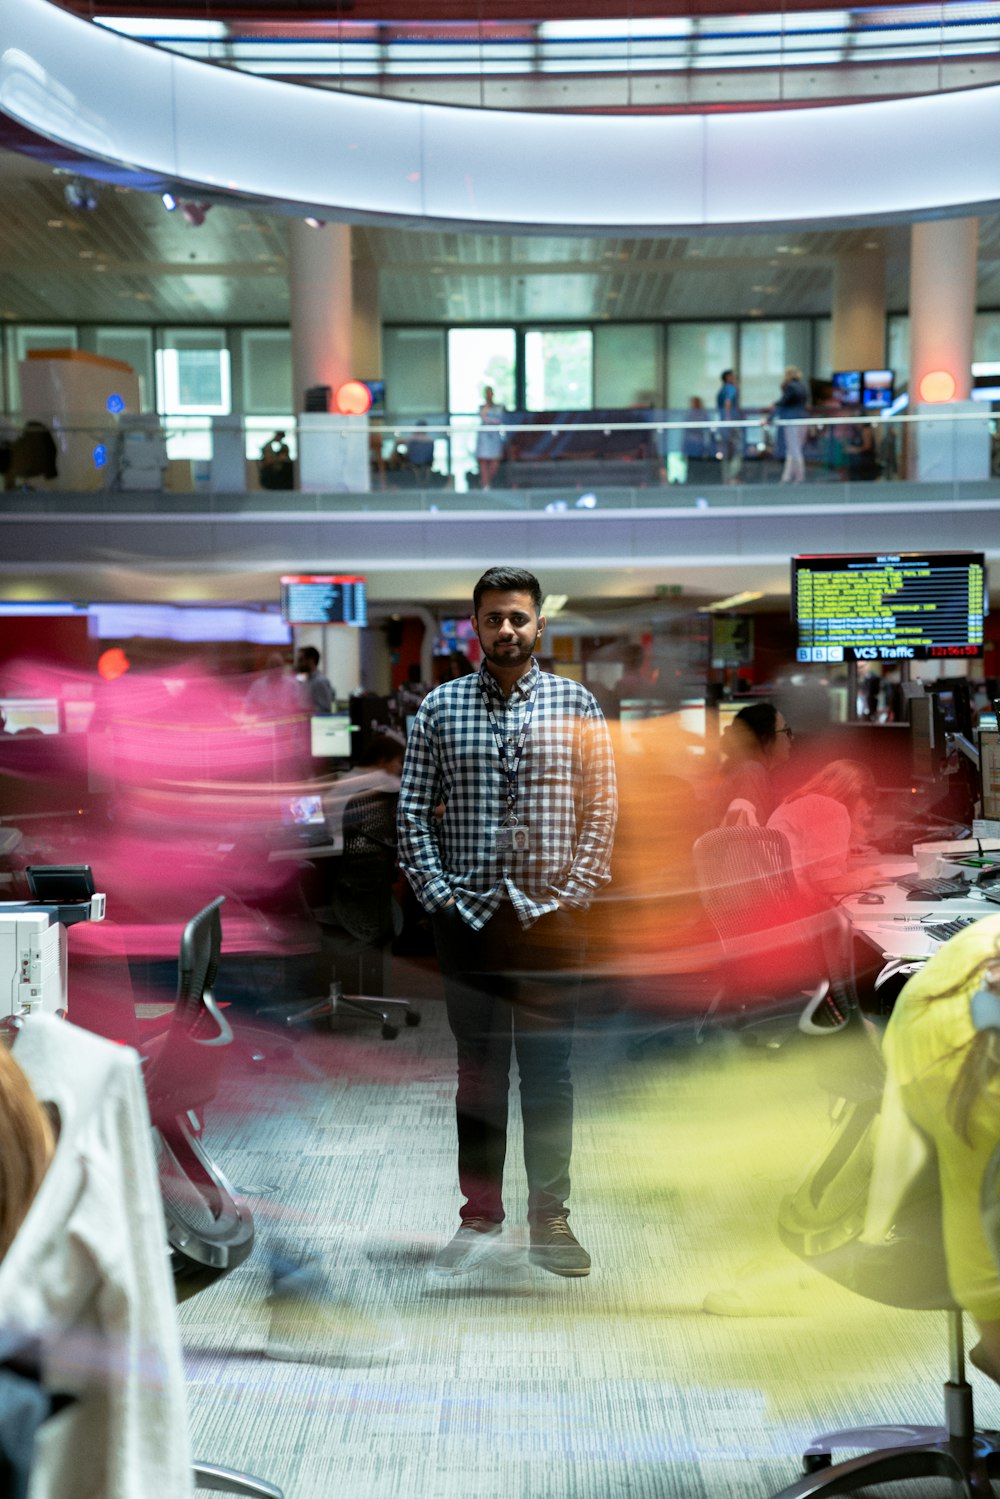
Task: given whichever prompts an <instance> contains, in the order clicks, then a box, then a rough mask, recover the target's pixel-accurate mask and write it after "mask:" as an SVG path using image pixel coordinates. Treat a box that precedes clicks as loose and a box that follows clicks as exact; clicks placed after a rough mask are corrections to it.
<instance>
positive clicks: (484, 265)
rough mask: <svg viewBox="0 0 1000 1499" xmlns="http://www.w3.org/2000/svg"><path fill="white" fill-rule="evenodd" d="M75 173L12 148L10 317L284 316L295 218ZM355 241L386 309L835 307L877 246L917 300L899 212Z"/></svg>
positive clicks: (768, 310)
mask: <svg viewBox="0 0 1000 1499" xmlns="http://www.w3.org/2000/svg"><path fill="white" fill-rule="evenodd" d="M818 169H819V170H821V167H819V168H818ZM873 169H874V168H873ZM70 181H71V175H70V174H68V173H66V172H60V171H57V170H54V169H53V168H52V167H50V166H48V165H47V164H45V163H42V162H39V161H37V160H35V159H33V158H31V157H28V156H24V155H21V154H19V153H16V152H13V151H3V150H0V192H2V194H3V200H4V213H3V215H2V216H0V318H3V319H6V320H7V321H18V322H35V323H37V322H49V321H54V322H74V323H117V322H126V323H133V322H144V323H166V324H177V323H202V322H210V323H217V324H225V323H265V324H266V323H276V324H287V322H288V319H289V301H288V274H287V255H288V223H289V220H288V219H287V218H285V217H283V216H282V215H280V214H271V213H264V212H259V211H253V210H249V209H246V208H231V207H225V206H221V205H217V206H215V207H213V208H212V209H210V211H209V212H208V213H207V214H206V216H205V220H204V223H203V224H202V225H201V227H198V228H195V227H192V226H191V225H190V224H188V223H187V222H186V221H185V220H184V218H183V217H182V215H181V214H180V213H178V212H174V213H168V212H166V210H165V209H164V207H163V205H162V203H161V201H160V199H159V197H158V196H157V195H155V194H153V193H143V192H139V191H136V190H135V189H132V188H123V187H116V186H114V185H111V184H103V183H98V184H96V193H97V200H98V201H97V207H96V208H95V209H94V210H93V211H91V212H87V211H83V210H74V209H71V208H70V207H68V206H67V202H66V198H65V189H66V186H67V184H68V183H69V182H70ZM317 232H322V231H321V230H320V231H317ZM354 244H355V256H356V259H357V260H359V261H361V262H367V263H369V264H371V265H374V267H376V268H377V270H378V280H379V297H380V316H381V320H382V322H383V323H423V324H427V323H458V324H461V323H468V324H470V325H473V324H477V323H492V322H519V321H532V322H534V321H541V322H559V321H567V320H571V321H578V320H584V321H597V320H601V319H604V318H608V319H625V320H627V319H663V318H671V319H683V318H719V317H763V318H767V317H770V316H776V317H781V316H786V317H787V316H809V315H822V314H828V313H829V312H830V306H831V288H832V268H833V265H834V262H835V260H836V258H837V257H838V256H841V255H859V256H868V255H872V254H877V253H878V252H879V251H880V250H881V251H883V252H884V255H885V266H886V305H887V307H888V309H889V310H890V311H904V310H905V309H906V306H907V302H908V275H909V230H908V228H907V227H906V226H905V225H898V224H897V225H887V226H885V227H883V228H880V229H871V228H868V229H843V230H833V231H824V232H817V231H814V230H808V231H802V232H791V231H782V232H773V231H769V232H766V233H761V234H748V233H739V234H715V235H713V234H706V235H699V236H680V237H673V238H671V237H665V238H657V239H633V238H611V239H601V238H596V237H574V236H570V235H565V236H551V235H538V236H529V235H515V236H506V235H503V234H463V233H443V232H440V231H436V230H435V231H420V230H402V229H389V228H373V227H356V228H355V229H354ZM977 300H978V305H979V306H980V307H1000V214H992V215H989V216H988V217H986V218H984V219H982V220H981V227H980V250H979V282H978V288H977Z"/></svg>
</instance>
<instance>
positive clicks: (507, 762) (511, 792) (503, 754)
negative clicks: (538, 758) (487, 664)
mask: <svg viewBox="0 0 1000 1499" xmlns="http://www.w3.org/2000/svg"><path fill="white" fill-rule="evenodd" d="M537 691H538V679H537V678H536V679H535V685H534V686H533V687H532V689H531V692H530V694H529V696H528V706H527V709H526V711H525V715H524V722H523V723H522V725H521V732H520V734H518V736H517V743H516V744H515V746H514V755H513V758H511V756H510V755H509V754H508V751H507V741H506V740H505V739H504V737H503V730H502V729H501V727H500V725H499V723H498V722H497V716H496V713H495V712H494V711H493V704H492V703H491V702H490V695H489V692H488V691H487V689H486V686H485V684H484V682H483V681H482V678H480V681H479V695H480V697H481V698H482V700H483V707H484V708H485V709H486V717H487V718H488V719H489V722H490V728H491V729H492V730H493V738H494V739H495V740H496V746H497V754H498V755H499V756H500V767H501V769H502V770H503V773H504V775H505V776H506V778H507V819H506V820H507V821H508V822H516V821H517V819H516V817H515V816H514V808H515V806H516V805H517V772H518V770H519V768H520V765H521V756H522V755H523V754H524V746H525V745H526V744H527V742H528V730H529V729H530V728H531V720H532V717H533V715H534V712H535V693H536V692H537Z"/></svg>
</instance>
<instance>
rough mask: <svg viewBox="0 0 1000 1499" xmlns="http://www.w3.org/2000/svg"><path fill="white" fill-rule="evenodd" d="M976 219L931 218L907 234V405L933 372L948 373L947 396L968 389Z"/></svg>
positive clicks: (957, 396) (962, 397) (958, 396)
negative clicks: (951, 388)
mask: <svg viewBox="0 0 1000 1499" xmlns="http://www.w3.org/2000/svg"><path fill="white" fill-rule="evenodd" d="M978 246H979V220H978V219H935V220H932V221H930V222H928V223H926V224H914V225H913V228H912V230H911V231H910V401H911V402H918V401H920V400H921V399H922V397H921V390H920V382H921V380H922V379H923V377H924V376H925V375H927V374H930V373H932V372H933V371H937V370H941V371H944V372H945V373H946V374H949V375H951V377H952V379H953V380H954V382H955V392H954V395H953V397H952V399H953V400H956V401H967V400H968V399H969V393H970V391H971V389H972V341H973V336H974V334H975V328H976V255H977V250H978Z"/></svg>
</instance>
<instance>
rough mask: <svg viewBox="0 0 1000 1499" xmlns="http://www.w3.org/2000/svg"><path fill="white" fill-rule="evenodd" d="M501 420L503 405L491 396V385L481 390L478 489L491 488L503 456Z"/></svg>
mask: <svg viewBox="0 0 1000 1499" xmlns="http://www.w3.org/2000/svg"><path fill="white" fill-rule="evenodd" d="M502 421H503V407H502V406H499V405H497V402H496V401H495V400H494V397H493V387H492V385H487V387H486V389H485V390H484V391H483V404H482V405H481V406H480V408H479V432H478V433H477V435H476V462H477V463H478V465H479V487H480V489H492V488H493V480H494V479H495V478H496V476H497V469H498V468H499V467H500V460H501V458H502V457H503V436H502V434H501V433H500V432H499V431H498V428H499V427H500V424H501V422H502Z"/></svg>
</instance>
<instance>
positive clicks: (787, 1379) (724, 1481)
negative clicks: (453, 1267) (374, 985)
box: [181, 963, 1000, 1499]
mask: <svg viewBox="0 0 1000 1499" xmlns="http://www.w3.org/2000/svg"><path fill="white" fill-rule="evenodd" d="M394 980H395V982H394V990H395V992H397V993H413V994H416V995H422V996H423V999H422V1001H421V1004H422V1009H423V1023H422V1024H421V1025H420V1027H419V1028H417V1029H406V1030H403V1031H401V1032H400V1035H399V1037H398V1039H397V1040H395V1041H384V1040H382V1039H381V1037H380V1035H379V1028H378V1026H377V1025H368V1024H367V1023H366V1022H364V1021H360V1020H346V1019H345V1020H342V1021H338V1022H337V1024H336V1029H335V1031H330V1030H329V1029H327V1030H324V1031H310V1032H308V1033H303V1034H301V1035H300V1036H298V1037H297V1039H296V1040H295V1042H294V1044H293V1048H292V1054H291V1056H290V1057H286V1058H284V1059H277V1060H272V1061H271V1062H269V1064H268V1065H267V1068H266V1070H261V1069H260V1068H259V1067H254V1066H253V1065H251V1064H249V1063H247V1062H246V1061H245V1060H244V1061H242V1062H240V1061H239V1057H238V1055H237V1052H236V1050H235V1049H234V1067H233V1070H232V1072H231V1073H230V1075H229V1077H228V1079H227V1081H226V1083H225V1085H224V1088H223V1092H222V1094H221V1095H220V1097H219V1099H218V1100H217V1104H216V1106H214V1107H213V1110H212V1111H211V1112H210V1114H209V1117H208V1120H207V1126H206V1141H207V1143H208V1146H209V1148H210V1151H211V1153H212V1154H213V1155H214V1156H215V1158H216V1159H217V1160H218V1162H219V1163H220V1165H221V1166H222V1167H223V1169H224V1170H225V1171H226V1172H227V1174H228V1175H229V1177H230V1178H231V1179H232V1180H233V1181H234V1182H235V1183H236V1184H237V1185H238V1186H239V1187H240V1188H241V1189H242V1190H243V1191H244V1192H245V1193H246V1194H247V1195H248V1196H249V1197H250V1198H251V1200H252V1202H253V1206H254V1213H255V1217H256V1220H257V1227H258V1242H257V1245H256V1246H255V1250H254V1253H253V1255H252V1256H251V1258H250V1259H249V1260H248V1261H247V1263H246V1264H245V1265H244V1266H242V1267H241V1268H240V1269H238V1270H237V1271H235V1272H234V1273H233V1274H232V1275H230V1276H228V1277H226V1278H225V1279H223V1280H222V1281H219V1282H217V1283H216V1284H215V1285H214V1286H212V1287H210V1288H209V1289H208V1290H206V1291H204V1292H202V1293H201V1294H199V1295H198V1296H196V1297H194V1298H193V1299H192V1300H190V1301H188V1302H186V1303H184V1305H183V1306H182V1308H181V1319H182V1328H183V1333H184V1338H185V1343H186V1346H187V1349H188V1360H189V1376H190V1394H191V1413H192V1427H193V1433H194V1445H195V1450H196V1453H197V1455H198V1456H199V1457H202V1458H204V1459H206V1460H211V1461H214V1462H222V1463H227V1464H229V1465H232V1466H236V1467H242V1468H246V1469H248V1470H249V1471H251V1472H254V1473H257V1474H259V1475H261V1476H262V1477H265V1478H268V1479H270V1480H271V1481H273V1482H275V1483H278V1484H280V1485H282V1487H283V1488H284V1490H285V1493H286V1496H288V1499H332V1496H340V1495H349V1496H351V1499H605V1496H618V1495H623V1496H624V1495H627V1496H629V1499H729V1496H733V1499H766V1496H768V1495H770V1494H772V1493H773V1492H774V1491H776V1490H777V1489H779V1488H781V1487H782V1486H783V1485H784V1484H786V1483H788V1482H790V1481H791V1480H792V1479H793V1478H794V1477H795V1475H796V1473H797V1472H798V1469H799V1459H800V1454H801V1451H802V1448H803V1447H804V1445H805V1444H806V1443H807V1442H808V1441H809V1439H810V1438H811V1437H812V1436H813V1435H814V1434H815V1433H816V1432H818V1431H822V1430H828V1429H831V1428H833V1427H837V1426H841V1425H856V1424H862V1423H864V1422H870V1421H875V1420H880V1419H881V1420H889V1419H895V1420H900V1421H904V1420H905V1421H924V1422H936V1421H937V1420H939V1419H940V1406H941V1384H942V1381H943V1379H944V1378H945V1376H946V1354H945V1344H944V1338H945V1323H944V1318H943V1316H940V1315H938V1314H933V1313H912V1312H902V1311H898V1310H895V1309H892V1308H888V1307H884V1306H880V1305H877V1304H875V1303H872V1302H869V1301H866V1300H862V1299H861V1298H859V1297H856V1296H853V1295H851V1294H850V1293H849V1292H847V1291H845V1290H842V1289H841V1288H839V1287H837V1286H835V1285H833V1284H832V1283H830V1282H828V1281H826V1280H823V1279H821V1278H820V1277H818V1276H816V1275H814V1273H813V1272H806V1271H804V1270H803V1269H802V1267H801V1266H800V1265H799V1263H798V1261H797V1260H795V1259H794V1258H793V1257H792V1256H791V1255H790V1254H788V1253H787V1252H786V1251H784V1250H782V1249H781V1247H780V1245H779V1243H778V1239H777V1234H776V1229H775V1221H776V1212H777V1205H778V1201H779V1199H780V1197H781V1195H782V1193H783V1192H785V1191H787V1190H789V1189H790V1188H791V1187H794V1186H795V1185H796V1184H797V1183H798V1182H799V1181H800V1180H801V1178H802V1177H803V1175H804V1172H805V1169H806V1166H807V1164H808V1161H809V1158H810V1155H811V1154H812V1153H813V1152H814V1151H815V1150H816V1149H817V1148H818V1147H819V1146H820V1145H821V1143H822V1141H823V1139H824V1136H825V1133H826V1131H827V1128H828V1119H827V1112H826V1110H827V1100H826V1096H825V1095H824V1094H823V1092H822V1091H821V1089H820V1087H819V1085H818V1082H817V1061H816V1058H817V1055H818V1053H817V1052H816V1051H815V1050H814V1049H810V1047H809V1046H804V1047H799V1048H795V1047H790V1048H787V1049H783V1050H781V1051H778V1052H771V1051H767V1050H761V1049H751V1048H747V1047H744V1046H741V1045H739V1044H737V1043H736V1042H735V1040H734V1039H733V1037H732V1036H728V1035H721V1034H718V1033H716V1034H713V1035H710V1036H709V1037H708V1039H707V1040H706V1042H705V1044H704V1045H695V1044H693V1041H692V1040H691V1037H690V1034H686V1035H684V1036H682V1038H681V1040H680V1041H679V1043H678V1044H675V1045H672V1046H670V1047H664V1046H651V1047H649V1048H647V1049H645V1050H644V1051H643V1052H642V1054H641V1055H640V1056H638V1057H635V1056H633V1055H632V1054H631V1049H630V1042H632V1041H633V1040H634V1038H635V1034H636V1030H637V1028H641V1026H643V1025H645V1026H648V1025H649V1024H650V1022H649V1020H648V1019H647V1020H644V1021H643V1020H638V1019H636V1020H633V1019H631V1018H630V1017H629V1016H628V1015H627V1014H623V1013H620V1012H619V1011H617V1010H616V1009H615V1006H614V1003H613V1002H609V997H608V996H607V995H604V996H603V997H602V998H601V1000H600V1002H597V1003H594V1002H591V1003H590V1004H589V1005H588V1007H587V1010H586V1012H585V1014H584V1016H583V1018H582V1023H581V1026H580V1029H579V1032H578V1037H577V1044H576V1052H575V1056H576V1060H575V1077H576V1084H577V1130H576V1143H575V1152H574V1193H573V1199H572V1206H573V1216H572V1223H573V1227H574V1229H575V1230H576V1232H577V1234H578V1236H579V1237H580V1239H581V1240H582V1241H583V1242H584V1243H585V1244H586V1245H587V1247H588V1248H589V1249H590V1251H591V1253H592V1255H593V1257H594V1271H593V1274H592V1275H591V1276H590V1277H589V1278H587V1279H580V1280H575V1281H574V1280H560V1279H558V1278H557V1277H554V1276H551V1275H547V1274H546V1273H545V1272H544V1271H542V1270H539V1269H536V1268H533V1267H529V1266H528V1264H527V1258H526V1254H525V1252H524V1243H525V1229H524V1228H523V1222H524V1214H525V1190H524V1183H523V1167H522V1166H521V1163H520V1157H519V1147H518V1143H517V1141H516V1139H515V1140H512V1148H511V1151H510V1153H509V1158H508V1190H507V1210H508V1225H507V1235H506V1236H507V1238H508V1240H509V1245H510V1248H509V1252H508V1253H507V1255H506V1256H505V1257H504V1259H503V1260H502V1262H500V1263H498V1264H496V1265H493V1266H490V1267H488V1268H486V1269H483V1270H481V1271H479V1272H476V1273H475V1275H474V1276H473V1277H470V1278H468V1279H461V1280H454V1281H449V1282H445V1283H443V1284H442V1283H441V1282H440V1281H437V1280H435V1279H434V1278H433V1276H432V1275H431V1272H430V1266H431V1261H432V1257H433V1255H434V1253H435V1251H436V1249H437V1248H438V1247H439V1246H440V1245H441V1244H442V1243H443V1242H444V1241H445V1240H446V1239H447V1238H448V1237H449V1236H450V1235H451V1233H452V1232H453V1230H454V1228H455V1226H456V1224H457V1209H458V1201H459V1199H458V1190H457V1183H456V1181H455V1169H454V1141H453V1128H454V1126H453V1105H452V1098H453V1089H454V1079H453V1057H452V1047H451V1040H450V1036H449V1034H448V1031H447V1026H446V1025H445V1022H444V1013H443V1006H442V1005H441V1004H440V1001H439V999H438V996H437V980H436V976H435V975H434V973H433V971H432V969H430V968H429V966H428V965H425V964H413V965H407V964H403V963H397V965H396V971H395V975H394ZM824 1044H826V1043H825V1041H816V1042H815V1046H816V1047H821V1046H823V1045H824ZM266 1049H267V1048H266V1047H265V1050H266ZM272 1266H275V1267H276V1269H277V1272H278V1274H279V1275H284V1277H285V1278H284V1279H282V1280H280V1281H279V1286H280V1289H281V1290H282V1292H283V1293H284V1294H282V1295H280V1296H278V1297H272V1296H271V1295H270V1292H271V1288H272V1274H271V1271H272ZM748 1267H750V1268H748ZM730 1288H735V1289H736V1291H737V1292H738V1293H739V1295H740V1296H741V1297H742V1298H743V1300H744V1301H748V1302H749V1303H750V1305H751V1306H757V1307H759V1308H761V1309H763V1310H769V1309H771V1308H773V1306H774V1305H775V1304H777V1305H779V1306H785V1307H794V1308H795V1310H796V1312H797V1314H796V1315H782V1316H777V1315H773V1314H771V1315H758V1316H742V1317H728V1316H727V1317H724V1316H712V1315H708V1314H707V1313H706V1312H705V1311H704V1310H703V1309H702V1303H703V1300H704V1298H705V1296H706V1294H708V1293H711V1292H719V1291H725V1290H727V1289H730ZM269 1341H270V1343H271V1345H272V1348H273V1350H274V1351H277V1352H279V1353H283V1354H284V1355H285V1356H284V1357H281V1358H272V1357H268V1356H266V1353H265V1349H266V1348H267V1347H268V1344H269ZM986 1385H987V1382H985V1381H983V1380H982V1379H981V1378H980V1377H979V1376H978V1375H977V1376H976V1393H977V1399H978V1400H979V1403H980V1410H979V1416H980V1420H981V1422H982V1423H983V1424H996V1422H997V1421H998V1419H1000V1409H998V1406H1000V1397H998V1396H997V1392H996V1391H995V1390H994V1389H993V1387H992V1386H987V1387H985V1388H984V1386H986ZM880 1492H883V1493H886V1494H892V1495H893V1496H896V1499H904V1496H906V1499H909V1496H911V1495H912V1496H913V1499H917V1496H918V1495H925V1496H928V1495H929V1496H931V1499H934V1496H936V1495H938V1494H940V1495H941V1496H944V1495H950V1493H951V1489H950V1486H949V1485H948V1484H947V1483H946V1482H945V1481H943V1480H941V1481H931V1482H923V1483H919V1484H917V1483H911V1484H906V1485H899V1486H896V1487H894V1488H893V1489H892V1490H883V1491H880Z"/></svg>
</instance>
